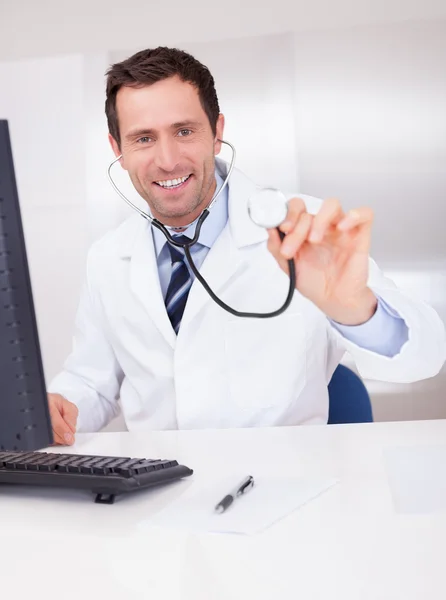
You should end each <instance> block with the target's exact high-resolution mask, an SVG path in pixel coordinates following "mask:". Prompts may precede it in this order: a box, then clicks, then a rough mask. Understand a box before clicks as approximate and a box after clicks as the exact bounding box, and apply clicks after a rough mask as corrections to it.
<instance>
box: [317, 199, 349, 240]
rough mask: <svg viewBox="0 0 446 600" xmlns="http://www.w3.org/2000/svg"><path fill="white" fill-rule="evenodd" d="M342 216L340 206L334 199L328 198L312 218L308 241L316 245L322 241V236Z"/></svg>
mask: <svg viewBox="0 0 446 600" xmlns="http://www.w3.org/2000/svg"><path fill="white" fill-rule="evenodd" d="M343 216H344V213H343V210H342V206H341V204H340V202H339V200H337V199H336V198H329V199H328V200H325V202H324V203H323V204H322V206H321V208H320V210H319V212H318V213H317V215H316V216H315V217H314V220H313V225H312V228H311V233H310V236H309V241H310V242H313V243H318V242H320V241H322V240H323V239H324V236H325V234H326V232H327V230H328V228H329V227H330V226H331V225H337V223H339V221H340V220H341V219H342V217H343Z"/></svg>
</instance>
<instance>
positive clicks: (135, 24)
mask: <svg viewBox="0 0 446 600" xmlns="http://www.w3.org/2000/svg"><path fill="white" fill-rule="evenodd" d="M439 17H446V3H445V2H444V0H336V1H333V0H311V2H309V1H308V0H274V2H261V1H259V0H225V2H220V3H215V2H209V0H188V2H187V3H185V2H184V0H169V2H157V1H156V0H126V1H125V2H122V1H121V0H76V1H75V2H68V1H61V0H0V60H10V59H13V58H19V57H27V56H52V55H54V54H56V53H64V54H66V53H78V52H80V53H93V52H104V50H107V49H130V50H132V49H134V48H137V47H140V48H145V47H147V46H153V45H158V44H162V45H175V44H179V43H181V44H184V43H188V42H194V43H195V42H212V41H215V40H232V39H234V38H245V37H247V36H259V35H269V34H273V33H279V32H281V33H284V32H289V31H312V30H316V29H330V28H345V27H348V26H352V25H359V24H366V23H381V22H397V21H406V20H420V19H435V18H439Z"/></svg>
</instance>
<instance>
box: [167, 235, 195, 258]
mask: <svg viewBox="0 0 446 600" xmlns="http://www.w3.org/2000/svg"><path fill="white" fill-rule="evenodd" d="M172 237H173V239H174V240H175V241H176V242H179V243H180V244H187V243H188V242H190V239H189V238H188V237H186V236H185V235H174V236H172ZM167 246H168V248H169V252H170V258H171V259H172V264H175V263H177V262H182V261H184V250H183V248H178V247H177V246H172V244H169V243H168V242H167Z"/></svg>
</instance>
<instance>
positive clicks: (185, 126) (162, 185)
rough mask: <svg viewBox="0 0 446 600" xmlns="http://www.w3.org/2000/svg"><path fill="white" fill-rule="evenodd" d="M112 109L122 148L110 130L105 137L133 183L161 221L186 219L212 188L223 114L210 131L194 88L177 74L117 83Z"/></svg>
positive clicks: (198, 209) (204, 202) (174, 222)
mask: <svg viewBox="0 0 446 600" xmlns="http://www.w3.org/2000/svg"><path fill="white" fill-rule="evenodd" d="M116 109H117V114H118V122H119V130H120V135H121V149H119V147H118V145H117V143H116V141H115V140H114V139H113V138H112V137H111V136H110V142H111V144H112V147H113V150H114V152H115V154H116V155H117V156H119V154H121V153H122V159H121V165H122V167H123V168H124V169H126V170H127V171H128V173H129V176H130V178H131V180H132V183H133V185H134V187H135V189H136V190H137V192H138V193H139V194H140V196H141V197H142V198H144V200H145V201H146V202H147V203H148V205H149V207H150V209H151V212H152V214H153V216H154V217H156V218H157V219H159V220H160V221H161V222H162V223H165V224H166V225H173V226H178V227H181V226H183V225H187V224H188V223H190V222H191V221H193V220H194V219H195V218H196V217H197V216H198V215H199V214H200V212H201V211H202V210H203V208H205V207H206V205H207V204H208V203H209V202H210V200H211V199H212V196H213V194H214V191H215V187H216V182H215V172H214V169H215V155H216V154H218V153H219V152H220V149H221V143H220V142H218V141H217V140H218V139H221V138H222V136H223V127H224V118H223V115H220V116H219V118H218V122H217V134H216V136H214V135H213V133H212V129H211V125H210V123H209V119H208V117H207V115H206V113H205V111H204V109H203V107H202V106H201V103H200V98H199V95H198V91H197V90H196V88H195V87H194V86H193V85H192V84H190V83H185V82H184V81H181V80H180V79H179V78H178V77H170V78H169V79H164V80H162V81H158V82H157V83H154V84H152V85H148V86H144V87H140V88H130V87H122V88H121V89H120V90H119V92H118V94H117V98H116Z"/></svg>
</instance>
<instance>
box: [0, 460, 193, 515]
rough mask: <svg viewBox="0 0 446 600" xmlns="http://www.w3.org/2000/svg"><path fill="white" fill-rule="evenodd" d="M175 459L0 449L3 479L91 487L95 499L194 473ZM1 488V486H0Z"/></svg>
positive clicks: (0, 480)
mask: <svg viewBox="0 0 446 600" xmlns="http://www.w3.org/2000/svg"><path fill="white" fill-rule="evenodd" d="M192 473H193V471H192V470H191V469H189V468H188V467H185V466H184V465H179V464H178V462H177V461H176V460H150V459H147V458H123V457H122V456H87V455H85V454H51V453H49V452H0V483H10V484H11V483H13V484H22V485H40V486H42V485H43V486H57V487H66V488H76V489H88V490H91V491H92V492H93V493H94V494H96V499H95V502H98V503H101V504H112V503H113V502H114V499H115V496H116V495H118V494H122V493H124V492H132V491H135V490H140V489H142V488H147V487H150V486H155V485H160V484H163V483H166V482H168V481H173V480H175V479H180V478H181V477H187V476H188V475H192ZM0 492H1V490H0Z"/></svg>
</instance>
